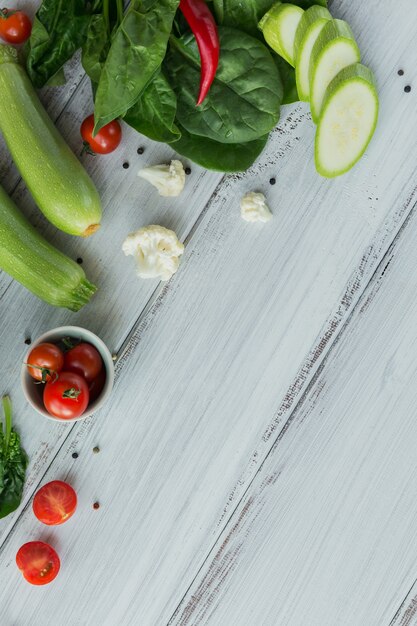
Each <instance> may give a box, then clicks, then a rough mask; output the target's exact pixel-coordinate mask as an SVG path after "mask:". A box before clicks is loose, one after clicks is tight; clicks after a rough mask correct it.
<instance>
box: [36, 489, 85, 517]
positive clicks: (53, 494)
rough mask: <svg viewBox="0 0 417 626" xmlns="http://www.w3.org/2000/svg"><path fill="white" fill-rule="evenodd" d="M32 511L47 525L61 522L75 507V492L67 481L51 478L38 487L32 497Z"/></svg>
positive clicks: (69, 515)
mask: <svg viewBox="0 0 417 626" xmlns="http://www.w3.org/2000/svg"><path fill="white" fill-rule="evenodd" d="M32 506H33V512H34V514H35V516H36V517H37V518H38V520H39V521H40V522H43V524H48V525H49V526H56V525H57V524H63V523H64V522H66V521H67V519H69V518H70V517H71V515H73V513H74V512H75V509H76V508H77V494H76V493H75V491H74V489H73V488H72V487H71V485H69V484H68V483H64V482H63V481H62V480H53V481H52V482H50V483H47V484H46V485H44V486H43V487H41V488H40V489H39V491H38V492H37V494H36V495H35V497H34V498H33V505H32Z"/></svg>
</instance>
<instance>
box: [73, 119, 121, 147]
mask: <svg viewBox="0 0 417 626" xmlns="http://www.w3.org/2000/svg"><path fill="white" fill-rule="evenodd" d="M93 130H94V115H89V116H88V117H86V118H85V120H84V121H83V123H82V124H81V129H80V132H81V137H82V138H83V140H84V149H85V150H86V151H87V152H90V153H91V152H92V153H93V154H110V152H114V150H116V148H117V146H118V145H119V143H120V142H121V140H122V127H121V126H120V124H119V122H118V121H117V120H113V121H112V122H109V123H108V124H106V125H105V126H103V128H100V130H99V131H98V133H97V134H96V135H95V136H93Z"/></svg>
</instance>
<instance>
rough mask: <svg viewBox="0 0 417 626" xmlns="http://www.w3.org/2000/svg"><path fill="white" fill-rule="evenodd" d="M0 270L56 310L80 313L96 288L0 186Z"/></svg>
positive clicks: (81, 270)
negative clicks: (45, 237) (61, 308)
mask: <svg viewBox="0 0 417 626" xmlns="http://www.w3.org/2000/svg"><path fill="white" fill-rule="evenodd" d="M0 270H3V271H4V272H6V273H7V274H9V275H10V276H11V277H12V278H14V279H15V280H17V281H19V282H20V283H21V284H22V285H23V286H24V287H26V288H27V289H29V291H31V292H32V293H34V294H35V295H36V296H38V297H39V298H41V299H42V300H44V301H45V302H47V303H48V304H52V305H54V306H61V307H66V308H67V309H70V310H71V311H78V310H79V309H81V307H82V306H84V304H87V302H88V301H89V300H90V298H91V296H92V295H93V294H94V293H95V291H96V289H97V288H96V287H95V286H94V285H92V284H91V283H90V282H89V281H88V280H87V278H86V276H85V274H84V271H83V269H82V268H81V267H80V266H79V265H78V264H77V263H75V261H73V260H72V259H70V258H68V257H67V256H65V254H63V253H62V252H59V250H57V249H56V248H54V247H53V246H51V244H49V243H48V242H47V241H46V240H45V239H44V238H43V237H42V236H41V235H40V234H39V233H38V232H37V231H36V230H35V229H34V228H33V226H32V225H31V224H29V222H28V221H27V220H26V218H25V217H24V216H23V215H22V214H21V213H20V211H19V209H18V208H17V207H16V205H15V204H14V203H13V202H12V200H11V199H10V198H9V196H8V195H7V194H6V192H5V191H4V189H2V187H1V186H0Z"/></svg>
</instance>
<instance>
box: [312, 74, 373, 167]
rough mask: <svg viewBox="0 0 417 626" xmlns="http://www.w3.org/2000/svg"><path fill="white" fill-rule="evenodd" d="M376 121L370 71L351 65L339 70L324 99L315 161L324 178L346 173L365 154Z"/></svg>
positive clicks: (318, 128) (317, 135) (318, 127)
mask: <svg viewBox="0 0 417 626" xmlns="http://www.w3.org/2000/svg"><path fill="white" fill-rule="evenodd" d="M377 119H378V94H377V90H376V85H375V78H374V75H373V73H372V72H371V70H370V69H369V68H367V67H365V66H364V65H361V64H360V63H354V64H353V65H349V66H348V67H345V68H344V69H343V70H341V71H340V72H339V73H338V74H337V75H336V77H335V78H333V80H332V81H331V83H330V84H329V86H328V87H327V89H326V92H325V95H324V102H323V109H322V112H321V115H320V120H319V123H318V126H317V134H316V143H315V159H316V168H317V171H318V173H319V174H321V175H322V176H326V177H327V178H333V177H334V176H340V175H341V174H344V173H345V172H347V171H348V170H350V169H351V168H352V167H353V166H354V165H355V163H357V162H358V161H359V159H360V158H361V156H362V155H363V153H364V152H365V150H366V148H367V146H368V144H369V142H370V140H371V138H372V135H373V134H374V131H375V127H376V124H377Z"/></svg>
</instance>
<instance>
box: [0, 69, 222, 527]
mask: <svg viewBox="0 0 417 626" xmlns="http://www.w3.org/2000/svg"><path fill="white" fill-rule="evenodd" d="M53 95H54V96H55V95H56V94H55V92H54V94H53ZM61 105H62V102H61ZM51 108H52V109H54V110H55V107H53V106H52V104H51ZM58 108H59V107H58V105H57V107H56V110H58ZM90 111H91V93H90V88H89V85H88V83H87V82H86V81H83V82H82V83H81V85H80V86H79V88H78V89H77V90H76V92H75V93H74V95H73V97H72V98H71V99H70V100H69V102H68V104H67V105H66V106H65V107H64V110H63V111H61V113H60V114H59V118H58V121H57V126H58V128H59V129H60V131H61V133H62V135H63V136H64V138H65V139H66V140H67V142H68V144H69V145H70V147H71V148H72V149H73V150H74V152H75V153H76V154H77V153H79V151H80V147H81V140H80V136H79V126H80V123H81V121H82V119H83V118H84V117H85V116H86V115H87V114H88V113H89V112H90ZM123 132H124V139H123V145H122V147H120V148H119V149H118V150H117V151H116V152H115V153H114V154H111V155H107V156H105V157H102V158H100V157H97V158H95V157H89V156H87V155H86V156H85V157H83V163H84V165H85V167H86V169H87V170H88V171H89V173H90V175H91V176H92V178H93V180H94V181H95V183H96V185H97V188H98V189H99V191H100V195H101V198H102V201H103V209H104V214H103V222H102V227H101V229H100V231H99V232H98V233H96V234H95V235H94V236H93V237H91V238H89V239H87V240H85V239H81V238H78V237H71V236H68V235H65V234H64V233H61V232H59V231H57V230H56V229H55V228H54V227H53V226H52V225H50V224H48V223H47V221H46V219H45V218H44V217H43V215H42V214H41V213H40V211H39V210H38V209H37V207H36V206H35V204H34V202H33V200H32V198H31V197H30V194H29V193H28V191H27V190H26V188H25V186H24V185H23V183H22V182H20V183H19V184H18V185H17V188H16V189H15V192H14V194H13V197H14V199H15V201H16V203H17V204H18V206H19V207H20V208H21V209H22V210H23V212H24V213H25V214H26V216H27V217H28V219H29V220H30V222H31V223H32V224H33V225H34V226H35V227H37V228H38V229H39V230H40V231H41V232H42V233H43V234H44V235H45V236H46V238H47V239H48V240H49V241H50V242H51V243H53V244H54V245H56V246H57V247H58V248H59V249H60V250H62V251H63V252H65V253H66V254H68V255H69V256H70V257H71V258H73V259H77V258H81V259H83V267H84V269H85V271H86V274H87V276H88V277H89V278H90V280H92V281H93V282H94V283H95V284H97V285H98V286H99V291H98V293H97V294H96V295H95V297H94V299H93V300H92V302H91V303H90V304H89V305H87V306H86V307H85V308H84V309H83V310H82V311H80V312H79V313H76V314H75V313H71V312H70V311H67V310H64V309H54V308H52V307H49V306H48V305H46V304H44V303H43V302H41V301H40V300H38V299H37V298H36V297H35V296H33V295H31V294H30V293H29V292H28V291H27V290H25V289H24V288H23V287H22V286H21V285H19V284H18V283H16V282H13V281H12V280H11V279H10V277H9V276H8V275H7V274H5V273H3V272H0V315H1V319H2V324H1V327H0V346H1V348H2V353H3V354H7V355H8V357H7V362H6V361H4V362H2V364H1V366H0V373H1V376H2V381H3V385H2V389H3V391H12V390H13V389H14V388H15V386H16V381H18V380H19V369H20V363H21V362H22V359H23V355H24V354H25V352H26V350H27V346H26V345H25V344H24V340H25V339H26V338H27V337H32V338H33V339H34V338H36V337H38V336H39V335H40V334H42V333H43V332H45V331H46V330H48V329H49V328H52V327H57V326H61V325H66V324H73V325H81V326H85V327H87V328H90V329H91V330H93V331H94V332H96V333H97V334H99V335H100V336H101V337H102V338H103V340H104V341H105V342H107V343H108V345H109V348H110V349H111V350H112V351H117V350H118V349H119V347H120V346H121V345H122V344H123V342H124V341H125V339H126V337H127V335H128V334H129V331H130V329H131V328H132V326H133V325H134V324H135V322H136V320H137V319H138V317H139V315H140V313H141V311H142V309H143V308H144V307H145V305H146V303H147V302H148V300H149V299H150V297H151V296H152V294H153V292H154V291H155V289H158V285H159V283H158V281H152V280H151V281H144V280H140V279H138V278H137V277H136V275H135V272H134V265H133V260H132V259H130V258H129V259H127V258H126V257H125V256H124V254H123V253H122V250H121V246H122V242H123V240H124V238H125V237H126V235H127V234H128V233H129V232H132V231H133V230H135V229H137V228H139V227H141V226H144V225H146V224H149V223H158V224H162V225H163V226H166V227H168V228H172V229H173V230H175V232H177V234H178V236H179V237H180V238H181V239H184V238H185V237H186V236H187V235H188V233H189V232H190V230H191V229H192V228H193V226H194V224H195V222H196V221H197V220H198V218H199V216H200V214H201V213H202V211H203V210H204V208H205V205H206V203H207V201H208V200H209V198H210V197H211V195H212V193H213V191H214V190H215V188H216V186H217V184H218V183H219V181H220V180H221V179H222V174H220V173H218V172H208V171H204V170H203V169H202V168H200V167H198V166H196V165H194V164H191V168H192V171H191V174H190V175H189V176H187V180H186V186H185V190H184V192H183V193H182V194H181V196H180V197H179V198H171V199H169V198H162V197H160V196H159V195H158V193H157V192H156V190H155V189H154V187H152V186H151V185H149V184H148V183H146V182H145V181H143V180H142V179H140V178H138V177H137V172H138V170H139V169H140V168H141V167H145V166H146V165H149V164H157V163H161V162H169V160H170V159H171V158H173V156H174V155H175V153H174V152H173V150H171V149H170V148H169V147H168V146H166V145H162V144H156V143H154V142H151V141H149V140H146V139H144V138H143V137H142V136H141V135H139V134H138V133H136V132H135V131H133V130H132V129H130V128H129V127H128V126H127V125H124V126H123ZM139 147H143V148H144V149H145V151H144V153H143V154H141V155H139V154H138V153H137V149H138V148H139ZM182 160H183V162H184V163H185V164H186V165H188V161H187V160H186V159H182ZM124 163H129V168H128V169H124V167H123V164H124ZM2 182H3V179H2ZM12 182H13V183H16V182H17V178H14V179H13V181H12ZM5 186H7V185H5ZM9 187H13V184H12V185H9ZM15 396H16V397H15V398H14V404H15V406H16V424H17V426H20V427H21V425H22V424H23V423H26V420H27V414H28V411H29V415H30V416H31V417H30V419H31V420H32V422H29V424H30V428H31V429H32V432H35V433H36V437H34V438H32V437H31V436H30V435H29V437H28V442H27V443H26V448H27V451H28V453H29V456H30V458H31V465H30V468H29V474H30V475H29V479H28V482H27V485H26V489H27V490H29V491H28V492H27V493H28V494H29V493H30V490H31V489H32V488H33V484H36V483H37V481H38V480H39V477H40V476H41V475H42V474H43V472H44V471H45V468H46V467H47V466H48V464H49V463H50V461H51V459H52V458H53V457H54V455H55V453H56V451H57V450H58V449H59V447H60V445H61V443H62V441H63V438H65V436H66V435H67V434H68V428H66V427H63V428H56V426H55V425H54V424H50V423H49V422H46V421H42V422H40V423H39V420H38V419H37V417H36V415H35V414H34V413H33V412H32V411H31V410H30V409H28V407H27V405H26V403H25V401H24V399H23V398H22V397H20V396H21V394H15ZM29 432H30V431H29ZM33 481H35V482H33ZM10 523H12V518H8V520H7V521H0V537H1V536H2V534H3V532H7V529H8V528H9V525H10Z"/></svg>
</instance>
